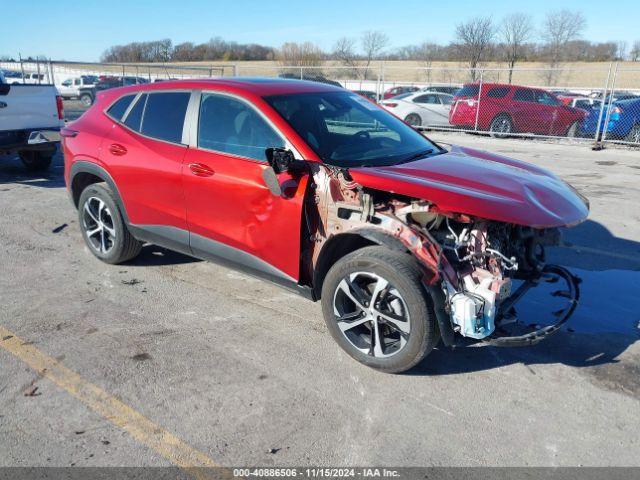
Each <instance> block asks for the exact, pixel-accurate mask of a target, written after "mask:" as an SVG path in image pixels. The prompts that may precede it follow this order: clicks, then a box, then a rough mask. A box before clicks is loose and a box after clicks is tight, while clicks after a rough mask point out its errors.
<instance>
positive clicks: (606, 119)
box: [602, 62, 620, 145]
mask: <svg viewBox="0 0 640 480" xmlns="http://www.w3.org/2000/svg"><path fill="white" fill-rule="evenodd" d="M619 65H620V63H619V62H616V68H614V70H613V78H612V79H611V91H610V92H609V101H608V102H607V114H606V115H605V117H604V126H603V127H602V144H603V145H604V142H606V140H607V127H608V126H609V117H610V116H611V104H612V103H613V91H614V88H615V86H616V78H617V76H618V66H619Z"/></svg>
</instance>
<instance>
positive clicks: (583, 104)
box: [0, 62, 640, 148]
mask: <svg viewBox="0 0 640 480" xmlns="http://www.w3.org/2000/svg"><path fill="white" fill-rule="evenodd" d="M0 68H1V69H3V70H4V72H5V75H6V76H7V81H8V82H9V83H54V84H55V85H56V86H57V88H58V90H59V92H60V94H61V95H62V96H63V97H65V99H67V100H68V102H67V103H69V105H70V107H71V108H78V109H79V110H78V112H79V113H81V112H82V109H83V108H88V106H89V105H90V102H80V105H78V101H79V100H85V98H84V97H82V96H81V92H82V91H86V89H91V88H94V87H93V85H94V84H95V83H96V82H98V81H101V80H102V81H105V82H107V81H112V82H113V83H112V84H111V86H118V85H121V84H123V85H129V84H136V83H149V82H158V81H164V80H169V79H185V78H217V77H230V76H240V77H280V78H293V79H303V80H311V81H317V82H324V83H328V84H334V85H338V86H340V87H343V88H346V89H348V90H351V91H354V92H357V93H358V94H360V95H362V96H365V97H367V98H369V99H370V100H371V101H374V102H377V103H379V104H380V106H381V107H382V108H385V109H387V110H388V111H389V112H391V113H393V114H394V115H396V116H398V117H400V118H401V119H403V120H405V121H406V122H407V123H409V124H411V125H412V126H414V127H415V128H418V129H422V130H439V131H458V132H469V133H474V134H485V135H491V136H494V137H496V138H518V137H520V138H523V137H524V138H543V139H556V140H561V141H565V142H574V143H584V144H587V145H592V146H594V147H596V148H599V147H602V146H603V145H605V144H613V143H616V144H621V145H628V146H640V65H637V64H632V63H611V64H596V65H595V66H592V65H590V64H588V63H585V64H584V65H582V66H580V67H575V66H571V67H565V68H531V67H517V68H513V69H508V68H493V67H492V68H477V69H469V68H464V67H441V66H438V67H416V66H398V65H397V64H394V62H388V63H386V64H376V65H370V66H365V65H353V66H337V65H333V64H331V63H330V62H327V63H326V64H323V65H317V66H286V65H279V64H277V63H276V62H253V63H252V62H247V63H243V62H239V63H234V64H215V65H214V64H204V63H202V64H193V63H190V64H186V65H184V64H182V65H181V64H166V65H165V64H163V65H159V64H111V63H78V62H4V63H0ZM7 74H8V75H7ZM114 79H115V81H114ZM73 102H75V103H73Z"/></svg>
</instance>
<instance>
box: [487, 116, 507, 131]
mask: <svg viewBox="0 0 640 480" xmlns="http://www.w3.org/2000/svg"><path fill="white" fill-rule="evenodd" d="M491 131H492V132H495V133H510V132H511V120H509V119H508V118H507V117H499V118H496V119H495V120H494V121H493V122H491Z"/></svg>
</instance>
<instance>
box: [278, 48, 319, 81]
mask: <svg viewBox="0 0 640 480" xmlns="http://www.w3.org/2000/svg"><path fill="white" fill-rule="evenodd" d="M278 59H279V60H280V63H281V65H283V66H285V67H303V68H300V71H299V72H298V71H295V72H292V71H291V70H290V69H283V70H284V71H283V73H285V74H289V75H293V74H295V75H300V76H301V77H302V76H304V75H305V74H308V75H321V74H322V69H321V65H322V62H323V60H324V53H323V52H322V50H321V49H320V47H318V46H317V45H316V44H314V43H311V42H304V43H295V42H287V43H285V44H284V45H282V47H280V51H279V52H278ZM312 67H313V68H312Z"/></svg>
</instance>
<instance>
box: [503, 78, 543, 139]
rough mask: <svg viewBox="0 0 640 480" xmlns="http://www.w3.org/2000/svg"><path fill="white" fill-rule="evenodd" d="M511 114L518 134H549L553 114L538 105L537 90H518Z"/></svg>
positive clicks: (513, 99)
mask: <svg viewBox="0 0 640 480" xmlns="http://www.w3.org/2000/svg"><path fill="white" fill-rule="evenodd" d="M509 113H510V115H511V117H512V118H513V122H514V124H515V126H516V130H517V131H518V132H523V133H537V134H539V135H548V134H549V129H550V128H551V122H552V121H553V113H552V112H549V111H548V109H545V107H544V106H543V105H541V104H539V103H538V101H537V97H536V90H533V89H531V88H516V90H515V91H514V93H513V98H512V102H511V105H510V112H509Z"/></svg>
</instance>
